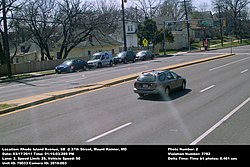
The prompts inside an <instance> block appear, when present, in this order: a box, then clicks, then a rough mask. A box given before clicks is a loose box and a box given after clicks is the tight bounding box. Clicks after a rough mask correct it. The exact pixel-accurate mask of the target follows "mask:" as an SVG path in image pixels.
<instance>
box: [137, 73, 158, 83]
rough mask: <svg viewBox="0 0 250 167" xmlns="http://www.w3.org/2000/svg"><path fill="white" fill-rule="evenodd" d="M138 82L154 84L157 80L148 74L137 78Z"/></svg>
mask: <svg viewBox="0 0 250 167" xmlns="http://www.w3.org/2000/svg"><path fill="white" fill-rule="evenodd" d="M137 80H138V81H140V82H154V81H155V80H156V77H155V76H154V75H151V74H146V75H140V76H139V77H138V78H137Z"/></svg>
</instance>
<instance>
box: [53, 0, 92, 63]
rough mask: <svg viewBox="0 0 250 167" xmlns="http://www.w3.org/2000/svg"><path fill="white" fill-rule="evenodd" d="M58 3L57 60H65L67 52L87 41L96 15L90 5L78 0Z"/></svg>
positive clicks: (64, 0)
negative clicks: (59, 44) (59, 38)
mask: <svg viewBox="0 0 250 167" xmlns="http://www.w3.org/2000/svg"><path fill="white" fill-rule="evenodd" d="M59 3H60V11H59V13H60V15H61V16H60V28H61V35H62V40H61V41H62V42H60V43H61V47H60V51H59V53H58V55H57V58H59V59H61V58H67V56H68V54H69V52H70V51H71V50H72V49H73V48H74V47H76V46H77V45H78V44H80V43H81V42H83V41H84V40H86V39H87V37H88V36H89V35H90V33H91V32H92V31H93V28H94V27H93V25H92V23H95V18H96V15H97V14H96V13H95V12H93V11H91V8H92V6H91V4H90V3H88V2H81V1H80V0H63V1H62V2H59Z"/></svg>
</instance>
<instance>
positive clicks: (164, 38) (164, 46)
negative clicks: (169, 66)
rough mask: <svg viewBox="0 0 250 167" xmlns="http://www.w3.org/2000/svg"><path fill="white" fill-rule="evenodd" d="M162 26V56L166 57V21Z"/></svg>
mask: <svg viewBox="0 0 250 167" xmlns="http://www.w3.org/2000/svg"><path fill="white" fill-rule="evenodd" d="M163 25H164V32H163V34H164V36H163V40H164V42H163V44H164V45H163V49H164V56H166V21H164V22H163Z"/></svg>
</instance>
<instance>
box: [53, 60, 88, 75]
mask: <svg viewBox="0 0 250 167" xmlns="http://www.w3.org/2000/svg"><path fill="white" fill-rule="evenodd" d="M87 69H88V63H87V62H86V61H84V60H82V59H71V60H66V61H64V62H63V63H62V64H60V65H59V66H56V67H55V71H56V73H58V74H60V73H63V72H75V71H79V70H87Z"/></svg>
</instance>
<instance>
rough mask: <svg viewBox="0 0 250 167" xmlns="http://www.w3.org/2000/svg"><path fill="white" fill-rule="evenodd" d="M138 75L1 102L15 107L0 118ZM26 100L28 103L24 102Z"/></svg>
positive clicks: (185, 64)
mask: <svg viewBox="0 0 250 167" xmlns="http://www.w3.org/2000/svg"><path fill="white" fill-rule="evenodd" d="M233 55H235V54H223V55H219V56H214V57H209V58H204V59H200V60H194V61H190V62H185V63H180V64H175V65H170V66H166V67H161V68H157V69H154V70H172V69H177V68H182V67H186V66H190V65H194V64H200V63H203V62H208V61H212V60H216V59H221V58H225V57H230V56H233ZM149 71H150V70H149ZM139 74H141V72H140V73H135V74H130V75H126V76H122V77H119V78H115V79H110V80H106V81H102V82H98V83H95V84H93V85H83V86H79V87H77V88H72V89H69V90H62V91H56V92H50V93H45V94H41V95H37V96H31V97H26V98H21V99H16V100H10V101H7V102H2V103H1V104H15V105H17V106H14V107H10V108H7V109H3V110H0V116H1V115H3V114H7V113H9V112H13V111H16V110H20V109H24V108H27V107H31V106H33V105H38V104H42V103H46V102H49V101H53V100H57V99H62V98H65V97H69V96H73V95H76V94H80V93H84V92H89V91H92V90H98V89H101V88H104V87H110V86H113V85H117V84H119V83H123V82H126V81H130V80H133V79H136V78H137V77H138V75H139ZM34 97H36V98H34ZM30 99H32V100H30ZM27 100H28V101H29V102H26V101H27ZM18 101H19V103H18ZM22 101H25V102H26V103H22Z"/></svg>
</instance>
